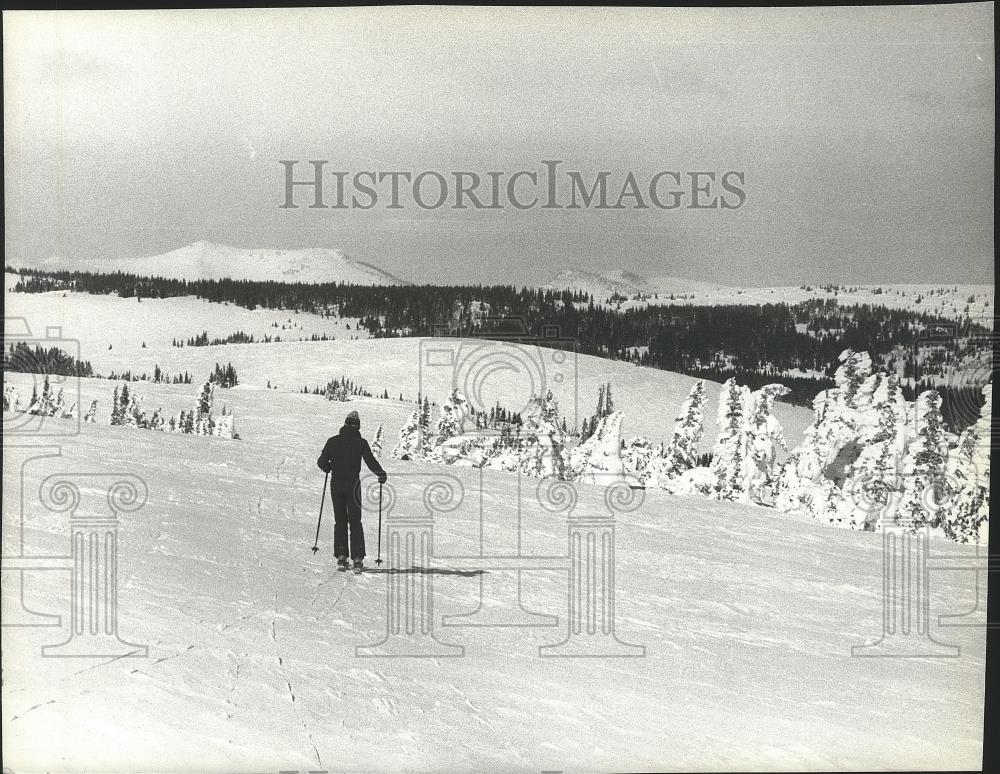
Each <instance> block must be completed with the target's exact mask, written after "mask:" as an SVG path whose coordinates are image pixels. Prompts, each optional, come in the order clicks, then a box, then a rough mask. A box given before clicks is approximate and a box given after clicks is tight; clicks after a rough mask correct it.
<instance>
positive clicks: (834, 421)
mask: <svg viewBox="0 0 1000 774" xmlns="http://www.w3.org/2000/svg"><path fill="white" fill-rule="evenodd" d="M838 359H839V361H840V363H841V365H840V366H839V367H838V368H837V371H836V373H835V374H834V382H835V386H834V387H833V388H832V389H829V390H824V391H823V392H821V393H819V394H818V395H817V396H816V397H815V398H814V399H813V412H814V419H813V423H812V424H811V425H810V426H809V427H808V428H807V429H806V431H805V437H804V439H803V441H802V443H801V444H799V446H798V447H796V448H795V449H794V450H793V451H792V453H791V454H790V455H789V458H788V460H786V461H785V463H784V465H782V466H781V470H780V472H779V473H778V474H777V476H776V477H775V478H776V481H775V483H774V486H773V487H772V489H773V492H774V495H773V497H774V505H775V507H777V508H779V509H780V510H784V511H806V512H809V513H811V514H813V515H814V516H817V517H829V519H830V520H831V521H833V522H837V523H840V522H842V521H843V520H844V516H843V513H842V511H841V505H839V504H836V503H837V500H838V498H837V494H836V493H833V492H832V491H831V490H830V489H829V487H828V486H826V483H825V482H826V481H828V480H829V481H831V482H833V484H834V486H835V487H836V488H837V489H838V490H841V489H842V487H843V486H844V484H845V482H846V481H847V478H848V477H849V475H850V471H851V466H852V465H853V464H854V462H855V461H856V460H857V458H858V455H859V454H860V452H861V450H862V449H863V448H864V446H865V444H866V443H867V442H868V441H869V440H870V439H871V438H872V437H873V436H874V435H875V434H876V433H877V432H878V426H879V413H878V411H876V410H874V409H873V405H872V404H873V401H874V400H876V398H877V397H878V396H882V397H884V396H885V394H886V392H887V391H891V390H892V389H893V383H892V380H891V378H889V379H887V378H886V377H885V376H884V375H882V374H875V375H872V373H871V358H870V357H869V356H868V355H867V354H866V353H863V352H862V353H858V352H855V351H854V350H850V349H847V350H844V351H843V352H842V353H841V354H840V357H839V358H838ZM895 386H896V388H898V384H896V385H895ZM897 397H898V396H897ZM893 400H894V401H895V397H894V399H893ZM892 405H893V406H894V407H896V402H893V404H892ZM835 504H836V508H837V512H830V513H827V511H825V510H823V509H825V508H828V507H833V505H835Z"/></svg>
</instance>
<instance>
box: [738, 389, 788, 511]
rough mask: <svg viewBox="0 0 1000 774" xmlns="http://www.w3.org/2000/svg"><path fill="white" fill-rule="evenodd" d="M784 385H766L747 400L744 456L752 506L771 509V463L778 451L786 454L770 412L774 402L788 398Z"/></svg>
mask: <svg viewBox="0 0 1000 774" xmlns="http://www.w3.org/2000/svg"><path fill="white" fill-rule="evenodd" d="M789 392H791V390H789V389H788V388H787V387H786V386H785V385H783V384H768V385H765V386H763V387H761V388H760V389H759V390H754V391H753V392H752V393H751V394H750V398H749V403H748V406H749V413H748V415H747V423H746V430H747V456H748V457H749V462H750V463H751V465H752V466H753V467H752V468H751V469H750V474H749V483H748V485H747V491H748V493H749V496H750V500H751V501H752V502H755V503H758V504H759V505H770V504H771V502H772V500H773V491H772V490H773V486H774V461H775V458H776V457H777V454H778V449H782V450H783V451H788V444H786V443H785V433H784V430H783V429H782V427H781V423H780V422H779V421H778V418H777V417H775V416H774V414H773V413H772V410H773V408H774V401H775V400H776V399H778V398H780V397H783V396H785V395H787V394H788V393H789Z"/></svg>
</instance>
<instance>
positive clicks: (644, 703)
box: [2, 345, 985, 772]
mask: <svg viewBox="0 0 1000 774" xmlns="http://www.w3.org/2000/svg"><path fill="white" fill-rule="evenodd" d="M266 346H267V345H264V346H262V347H260V349H264V348H266ZM192 351H193V350H192ZM190 352H191V351H186V354H190ZM386 362H387V363H388V362H392V360H391V359H390V358H387V360H386ZM250 374H251V371H247V375H248V376H250ZM18 378H20V379H30V377H28V376H26V375H19V376H18ZM256 378H259V377H256ZM110 388H111V385H110V384H109V383H107V382H102V381H100V380H84V390H85V391H95V390H96V391H101V390H110ZM196 388H197V385H193V386H192V385H183V386H182V385H177V386H174V385H171V386H164V385H151V386H149V388H148V390H146V392H148V393H149V397H147V404H146V406H147V408H148V407H149V404H150V402H151V399H153V400H155V401H162V402H164V403H168V402H169V401H170V400H175V401H178V404H180V403H183V404H187V405H189V404H190V403H191V402H192V401H193V399H194V394H195V390H196ZM221 392H222V394H221V395H217V403H218V402H221V401H225V402H227V403H228V405H229V406H230V408H232V409H233V410H234V412H235V414H236V422H237V425H236V426H237V430H238V431H239V432H240V433H241V435H242V437H243V440H241V441H229V440H221V439H215V438H201V437H195V436H184V435H173V434H167V433H159V432H153V431H144V430H138V429H130V428H124V427H109V426H107V425H106V424H97V425H90V424H83V425H82V426H81V427H80V431H79V433H78V434H77V435H74V436H71V437H66V438H60V439H55V440H54V441H52V442H54V443H58V445H59V447H60V448H61V453H60V454H59V456H55V457H48V458H40V459H29V458H31V457H34V456H36V455H38V454H39V452H38V451H34V452H33V451H31V450H30V449H28V448H25V447H24V446H18V445H16V443H17V442H18V441H19V439H18V438H17V437H15V436H14V435H8V434H6V433H5V441H4V448H3V464H4V468H3V469H4V491H3V514H4V516H3V519H4V556H5V557H9V556H12V555H17V554H19V553H20V552H21V549H22V546H23V553H24V554H25V555H27V556H66V555H68V554H69V551H70V540H69V519H68V516H67V514H66V513H54V512H51V511H49V510H46V509H45V508H44V507H43V506H42V505H41V503H40V501H39V498H40V497H41V491H42V489H43V486H44V482H45V479H46V478H47V477H48V476H49V475H51V474H60V475H61V476H69V477H71V478H72V476H73V475H74V474H77V473H79V474H94V473H107V474H132V475H135V476H138V477H140V478H141V479H143V480H144V481H145V482H146V485H147V486H148V502H147V503H146V505H145V507H143V508H141V509H140V510H138V511H134V512H131V513H124V514H122V515H121V517H120V533H119V558H118V568H117V569H118V572H117V578H118V586H117V589H118V590H117V594H118V597H117V603H118V618H117V621H118V635H119V637H120V638H121V639H122V640H124V641H127V642H128V643H132V644H134V645H136V646H146V647H147V648H148V653H147V654H146V655H138V656H131V657H126V658H118V659H108V658H104V659H101V658H96V659H95V658H43V657H42V656H41V655H40V653H41V651H40V649H41V648H42V647H43V646H45V645H52V644H58V643H60V642H63V641H64V640H66V639H67V638H68V637H69V633H70V629H69V622H70V620H71V618H70V599H71V592H70V589H71V586H70V573H68V572H65V571H41V570H32V571H28V572H26V573H24V591H23V604H24V605H25V606H26V607H27V608H28V609H30V610H32V611H35V612H37V613H46V614H50V615H59V616H61V625H60V626H59V627H38V628H19V627H12V628H5V629H4V647H3V654H2V658H3V688H2V691H3V694H2V698H3V715H2V731H3V746H4V751H3V752H4V765H5V767H9V768H10V769H11V770H13V771H19V772H20V771H53V772H57V771H82V770H87V771H100V772H126V771H144V772H157V771H162V772H167V771H170V772H174V771H177V772H179V771H212V772H215V771H219V772H222V771H229V772H231V771H290V770H296V771H306V770H316V771H318V770H329V771H342V770H344V771H373V772H374V771H414V772H424V771H427V772H430V771H446V770H461V771H470V770H476V771H535V772H537V771H540V770H561V771H581V772H592V771H613V770H614V771H623V770H633V771H635V770H647V771H648V770H662V769H667V770H705V769H729V770H737V769H738V770H832V769H897V770H898V769H921V768H931V769H973V768H978V767H979V766H980V765H981V760H980V756H981V749H982V710H983V690H984V689H983V671H984V666H985V643H984V631H983V630H982V629H976V628H966V629H960V628H947V629H943V628H940V627H939V626H938V622H937V616H938V615H939V614H949V613H961V612H964V611H967V610H969V609H971V608H972V607H973V606H974V605H975V590H974V589H975V579H974V574H973V573H971V572H964V571H962V572H958V571H956V572H944V571H940V572H935V573H933V574H932V576H931V579H930V593H931V602H930V609H931V613H932V632H933V633H934V635H935V637H937V638H938V639H939V640H941V641H944V642H948V643H952V644H955V645H958V646H960V648H961V651H960V654H959V656H958V657H955V658H918V659H898V658H860V657H852V655H851V653H852V651H851V648H852V646H855V645H860V644H862V643H865V642H873V641H875V640H877V639H878V638H879V637H880V634H881V631H882V618H881V613H882V598H881V574H880V573H881V564H880V562H881V545H882V536H881V535H877V534H872V533H861V532H852V531H848V530H842V529H836V528H834V527H831V526H827V525H824V524H821V523H818V522H816V521H813V520H811V519H809V518H806V517H796V516H789V515H785V514H781V513H778V512H776V511H773V510H765V509H761V508H755V507H749V506H739V505H734V504H724V503H720V502H715V501H710V500H705V499H687V498H682V497H671V496H669V495H667V494H665V493H663V492H659V491H648V492H646V493H645V499H644V501H643V502H642V504H641V505H640V506H639V507H638V508H637V509H636V510H634V511H632V512H628V513H619V514H617V516H616V524H615V533H614V534H615V541H616V543H615V546H614V551H615V567H616V575H615V576H614V577H615V589H616V594H617V595H616V598H615V613H616V619H615V620H616V627H617V630H616V633H617V637H618V638H619V639H620V640H621V641H622V642H624V643H631V644H635V645H641V646H644V648H645V653H644V657H625V658H610V657H608V658H552V657H542V656H540V655H539V646H544V645H552V644H556V643H559V642H560V641H562V640H564V639H565V638H566V636H567V630H566V625H567V623H566V622H567V617H566V616H567V574H566V572H565V571H564V570H561V569H549V570H526V571H524V572H523V573H522V583H521V586H522V592H523V593H522V597H521V604H522V606H523V608H524V609H526V610H529V611H532V612H534V613H537V614H541V615H546V616H555V617H557V619H558V620H557V625H555V626H530V627H523V626H518V627H459V626H444V625H442V624H443V621H444V617H445V616H449V615H454V614H462V613H471V612H473V611H475V610H476V608H477V606H478V604H479V601H480V596H479V594H480V588H481V587H493V586H494V585H497V584H499V583H501V582H503V581H506V582H507V583H508V586H507V588H508V589H510V588H512V586H511V585H510V584H513V583H514V576H513V575H511V574H510V573H509V572H505V571H502V570H498V569H495V563H494V565H492V566H491V565H489V564H488V563H486V566H485V567H484V569H483V571H482V573H481V574H477V573H475V572H474V571H471V570H468V569H467V570H466V571H464V572H463V571H459V570H455V569H449V568H453V564H451V563H449V560H448V559H447V558H446V557H447V556H454V555H460V554H461V555H469V554H475V553H476V552H477V551H478V546H479V540H480V535H481V534H482V535H483V536H484V543H485V545H486V547H487V553H506V554H508V555H509V554H514V555H517V556H521V557H524V556H543V555H548V556H558V557H562V556H564V555H565V554H566V551H567V520H566V518H565V516H564V515H561V514H557V513H551V512H549V511H548V510H545V509H544V508H542V507H540V505H539V503H538V500H537V498H536V491H537V490H536V488H537V487H538V486H539V482H538V481H537V480H528V479H519V478H518V477H517V476H515V475H513V474H505V473H500V472H493V471H485V472H484V473H483V476H482V479H480V472H479V471H476V470H473V469H469V468H450V467H443V466H433V465H423V464H411V463H401V462H396V461H392V460H387V459H383V464H384V465H385V466H386V468H387V470H388V472H389V476H390V479H389V483H390V484H391V485H392V486H393V487H394V489H395V493H396V502H395V505H394V508H393V511H392V513H393V515H394V516H406V517H416V516H421V515H425V514H426V513H427V511H426V510H425V509H424V506H423V494H424V492H425V490H426V487H427V485H428V483H429V482H430V481H433V480H435V478H441V477H445V478H446V480H450V481H452V482H454V481H458V482H459V483H460V484H461V486H462V487H463V489H464V492H465V498H464V499H463V500H462V502H461V504H460V505H459V507H457V508H456V509H455V510H453V511H451V512H449V513H445V514H439V515H438V516H437V517H436V520H435V524H434V530H435V531H434V554H433V556H432V558H431V559H430V561H429V565H430V567H431V568H438V569H440V572H438V573H431V574H428V575H426V576H423V577H426V578H428V579H429V580H432V582H433V597H432V599H433V608H432V621H433V628H434V632H435V634H436V636H437V638H438V640H439V641H440V642H441V643H445V644H453V645H460V646H464V653H463V655H462V656H461V657H437V658H371V657H368V658H366V657H358V656H357V655H356V651H355V648H356V646H359V645H360V646H365V645H370V644H373V643H377V642H379V641H380V640H381V639H383V638H384V637H385V634H386V631H387V608H386V604H387V602H386V600H387V578H394V577H398V576H387V575H386V574H384V573H379V572H370V573H366V574H364V575H361V576H354V575H352V574H349V573H348V574H340V573H337V572H336V571H335V570H334V569H333V555H332V518H331V516H332V514H331V512H330V507H329V504H328V505H327V507H326V509H325V512H324V517H323V527H322V532H321V536H320V551H319V553H317V554H315V555H314V554H313V553H312V552H311V551H310V550H309V549H310V546H311V545H312V542H313V536H314V530H315V527H316V516H317V511H318V507H319V499H320V491H321V487H322V482H323V478H322V475H321V474H320V472H319V471H318V469H317V468H316V465H315V460H316V457H317V455H318V453H319V450H320V447H321V446H322V443H323V442H324V440H325V439H326V437H327V435H328V434H330V433H332V432H334V431H335V430H336V428H337V426H338V425H339V424H340V422H341V420H342V418H343V415H344V414H345V413H346V411H348V410H349V409H357V410H358V411H359V412H360V414H361V417H362V432H363V433H364V434H366V435H367V436H368V437H371V435H372V433H373V432H374V428H375V426H376V423H378V422H384V423H385V425H386V431H387V446H388V444H389V443H391V442H392V441H393V440H394V438H395V433H396V432H397V430H398V427H399V424H400V423H402V421H403V420H404V419H405V415H406V413H407V411H408V409H409V406H406V405H403V404H394V403H392V402H390V401H384V400H356V401H352V402H351V403H348V404H343V403H332V402H326V401H323V400H321V399H318V398H316V397H313V396H305V395H293V394H286V393H282V392H280V391H273V390H272V391H266V390H258V389H235V390H230V391H221ZM623 392H624V391H623ZM106 409H107V404H103V408H102V411H101V412H100V415H99V416H101V417H103V419H102V422H105V423H106V421H107V420H106V416H105V413H106ZM9 420H11V416H10V415H7V414H5V415H4V423H5V427H6V426H7V423H8V421H9ZM48 421H50V422H53V423H55V422H61V421H64V422H68V423H69V425H68V426H69V427H71V428H72V427H74V425H73V424H72V423H71V422H70V421H69V420H57V419H51V420H48ZM20 440H21V441H22V442H28V441H32V440H34V441H35V442H36V443H40V442H42V440H41V439H37V438H36V439H31V438H23V439H20ZM447 477H453V478H447ZM86 480H87V478H86V476H84V477H83V478H82V479H81V481H83V482H86ZM371 480H372V477H371V476H366V478H365V481H366V483H367V482H370V481H371ZM577 493H578V498H579V499H578V502H577V506H576V510H574V512H573V513H574V516H582V517H584V518H585V519H587V518H595V517H599V516H601V515H602V514H606V513H607V511H606V506H605V504H604V495H605V490H604V489H603V488H602V487H599V486H588V485H580V486H578V487H577ZM22 496H23V508H24V511H23V513H22V511H21V508H22ZM480 503H481V505H480ZM107 508H108V505H107V502H106V501H105V499H104V493H103V491H102V490H99V489H94V488H90V489H88V488H86V486H84V489H83V495H82V499H81V504H80V506H79V512H80V514H81V515H98V514H105V515H106V514H107V513H108V510H107ZM22 517H23V532H22V530H21V529H20V523H21V518H22ZM480 519H481V520H482V522H481V523H482V533H480V531H479V530H480ZM387 523H388V519H387ZM376 524H377V516H376V513H375V512H374V511H373V510H372V508H371V506H368V509H367V511H366V516H365V526H366V530H367V536H368V551H369V562H368V564H369V567H370V568H372V569H374V564H373V562H372V561H371V560H373V559H374V554H375V550H376V542H377V535H376ZM518 524H520V529H518V526H517V525H518ZM387 534H388V533H387V532H386V533H385V534H384V535H383V541H384V542H383V555H385V554H387V544H386V542H385V541H386V540H387ZM22 539H23V543H22V542H21V540H22ZM974 551H975V549H974V547H970V546H963V545H958V544H953V543H949V542H943V541H932V544H931V556H932V558H933V559H934V560H936V561H945V560H947V561H951V562H953V563H954V562H956V561H957V562H958V563H959V564H961V563H962V562H963V561H964V560H968V559H970V558H971V557H973V556H974ZM438 557H440V558H438ZM4 575H5V576H10V577H5V579H4V580H5V582H4V584H3V595H2V605H3V607H2V613H3V618H4V621H5V623H10V622H12V621H15V622H16V620H17V615H19V614H21V613H22V611H23V608H22V597H21V595H20V593H19V584H18V583H17V574H16V573H10V572H5V573H4ZM415 577H416V578H419V577H421V576H413V575H408V576H407V579H409V578H415ZM413 582H416V581H415V580H414V581H413ZM508 598H509V599H513V597H508ZM484 612H486V613H490V614H496V615H499V616H501V617H503V616H507V615H521V612H520V611H519V610H518V609H516V608H515V607H513V606H511V605H504V604H499V605H497V606H494V607H489V606H488V607H487V608H486V609H485V610H484ZM449 620H453V619H449ZM532 620H534V621H536V622H537V620H538V619H532Z"/></svg>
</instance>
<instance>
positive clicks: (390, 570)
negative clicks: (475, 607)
mask: <svg viewBox="0 0 1000 774" xmlns="http://www.w3.org/2000/svg"><path fill="white" fill-rule="evenodd" d="M365 572H366V573H382V574H393V575H402V574H415V575H458V576H460V577H462V578H474V577H475V576H477V575H485V574H486V570H444V569H440V568H437V567H366V568H365Z"/></svg>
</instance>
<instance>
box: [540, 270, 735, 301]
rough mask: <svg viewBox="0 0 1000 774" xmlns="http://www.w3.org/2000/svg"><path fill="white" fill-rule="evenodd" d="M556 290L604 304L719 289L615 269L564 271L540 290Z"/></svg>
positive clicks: (676, 279) (701, 283) (708, 284)
mask: <svg viewBox="0 0 1000 774" xmlns="http://www.w3.org/2000/svg"><path fill="white" fill-rule="evenodd" d="M543 287H544V288H552V289H557V290H579V291H583V292H584V293H589V294H590V295H592V296H594V298H595V299H597V300H600V301H603V300H606V299H607V298H608V297H610V296H612V295H615V294H617V295H622V296H634V295H638V294H640V293H642V294H647V295H651V294H654V293H661V294H666V295H669V294H670V293H690V292H694V291H701V292H708V291H711V290H715V289H716V288H718V287H719V286H716V285H713V284H711V283H708V282H699V281H697V280H689V279H682V278H680V277H643V276H642V275H640V274H636V273H634V272H630V271H624V270H622V269H615V270H612V271H608V272H604V273H602V274H595V273H593V272H589V271H583V270H581V269H566V270H564V271H561V272H559V274H557V275H556V276H555V277H553V278H552V280H551V281H550V282H549V283H547V284H546V285H544V286H543Z"/></svg>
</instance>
